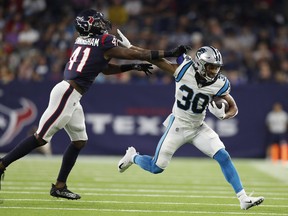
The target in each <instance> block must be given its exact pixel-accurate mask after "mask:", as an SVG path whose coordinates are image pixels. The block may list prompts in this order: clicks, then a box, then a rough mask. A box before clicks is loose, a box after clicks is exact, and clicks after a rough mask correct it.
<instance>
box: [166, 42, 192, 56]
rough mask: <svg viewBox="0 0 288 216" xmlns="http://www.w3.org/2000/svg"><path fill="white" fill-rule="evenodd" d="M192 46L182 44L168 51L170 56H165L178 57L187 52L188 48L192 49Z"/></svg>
mask: <svg viewBox="0 0 288 216" xmlns="http://www.w3.org/2000/svg"><path fill="white" fill-rule="evenodd" d="M191 49H192V48H191V47H190V46H187V45H180V46H178V47H176V48H174V49H172V50H170V51H168V52H167V54H168V56H165V57H178V56H180V55H182V54H183V53H187V51H188V50H191Z"/></svg>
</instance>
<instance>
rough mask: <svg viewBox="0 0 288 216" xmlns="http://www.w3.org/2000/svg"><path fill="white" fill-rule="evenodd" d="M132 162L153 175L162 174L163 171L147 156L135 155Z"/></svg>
mask: <svg viewBox="0 0 288 216" xmlns="http://www.w3.org/2000/svg"><path fill="white" fill-rule="evenodd" d="M133 162H134V163H135V164H137V165H138V166H140V167H141V168H142V169H144V170H146V171H148V172H151V173H154V174H157V173H161V172H163V169H161V168H159V167H158V166H157V165H156V164H155V162H154V160H153V158H152V157H151V156H149V155H136V156H134V158H133Z"/></svg>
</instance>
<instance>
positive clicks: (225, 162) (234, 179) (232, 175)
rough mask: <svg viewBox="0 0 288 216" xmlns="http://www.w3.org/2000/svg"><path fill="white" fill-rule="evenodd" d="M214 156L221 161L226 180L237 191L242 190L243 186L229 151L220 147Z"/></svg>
mask: <svg viewBox="0 0 288 216" xmlns="http://www.w3.org/2000/svg"><path fill="white" fill-rule="evenodd" d="M213 158H214V159H215V160H216V161H217V162H218V163H219V165H220V167H221V169H222V172H223V174H224V176H225V178H226V180H227V181H228V182H229V183H230V184H231V185H232V187H233V189H234V191H235V193H236V194H237V193H239V192H240V191H242V190H243V186H242V183H241V180H240V177H239V175H238V173H237V170H236V168H235V166H234V164H233V163H232V161H231V158H230V155H229V154H228V152H227V151H226V150H225V149H220V150H219V151H218V152H217V153H216V154H215V155H214V157H213Z"/></svg>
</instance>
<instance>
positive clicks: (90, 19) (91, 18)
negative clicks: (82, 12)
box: [88, 16, 94, 25]
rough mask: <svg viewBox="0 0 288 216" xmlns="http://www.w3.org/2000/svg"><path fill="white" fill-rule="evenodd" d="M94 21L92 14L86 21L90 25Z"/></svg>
mask: <svg viewBox="0 0 288 216" xmlns="http://www.w3.org/2000/svg"><path fill="white" fill-rule="evenodd" d="M93 22H94V18H93V17H92V16H90V17H89V20H88V23H89V24H90V25H92V24H93Z"/></svg>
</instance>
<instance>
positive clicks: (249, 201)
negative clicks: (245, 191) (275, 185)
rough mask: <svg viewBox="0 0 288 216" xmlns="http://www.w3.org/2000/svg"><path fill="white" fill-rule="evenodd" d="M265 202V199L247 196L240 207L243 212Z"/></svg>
mask: <svg viewBox="0 0 288 216" xmlns="http://www.w3.org/2000/svg"><path fill="white" fill-rule="evenodd" d="M263 201H264V197H250V196H247V197H246V198H244V199H243V200H241V201H240V207H241V209H242V210H248V209H249V208H251V207H253V206H258V205H260V204H261V203H262V202H263Z"/></svg>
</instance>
